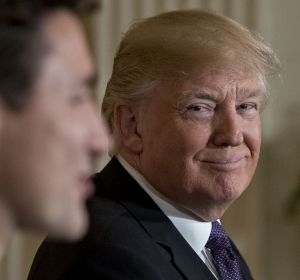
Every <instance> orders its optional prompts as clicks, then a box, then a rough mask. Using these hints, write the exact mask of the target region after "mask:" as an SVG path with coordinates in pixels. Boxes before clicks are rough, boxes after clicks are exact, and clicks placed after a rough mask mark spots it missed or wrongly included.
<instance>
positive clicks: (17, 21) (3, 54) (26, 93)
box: [0, 0, 100, 110]
mask: <svg viewBox="0 0 300 280" xmlns="http://www.w3.org/2000/svg"><path fill="white" fill-rule="evenodd" d="M99 6H100V2H99V1H98V0H60V1H59V0H0V98H2V101H4V102H5V103H6V105H7V106H9V107H10V108H11V109H13V110H20V109H21V108H23V107H24V106H25V105H26V103H27V102H28V100H29V99H30V96H31V94H32V92H31V91H32V87H33V84H34V82H35V79H36V77H37V73H38V72H39V67H40V64H41V59H42V57H43V55H45V53H46V49H47V48H46V42H45V40H44V37H43V36H42V34H40V26H41V22H42V20H43V18H44V17H45V16H47V15H48V14H49V13H51V12H54V11H55V10H58V9H64V8H65V9H68V10H71V11H72V12H73V13H75V14H76V15H78V16H81V15H85V14H89V13H91V12H93V11H95V10H97V9H99Z"/></svg>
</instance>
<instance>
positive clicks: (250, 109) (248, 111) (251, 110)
mask: <svg viewBox="0 0 300 280" xmlns="http://www.w3.org/2000/svg"><path fill="white" fill-rule="evenodd" d="M236 110H237V111H238V112H239V113H240V114H244V115H249V116H252V115H255V114H256V113H257V111H258V105H257V104H256V103H253V102H246V103H242V104H240V105H238V106H237V107H236Z"/></svg>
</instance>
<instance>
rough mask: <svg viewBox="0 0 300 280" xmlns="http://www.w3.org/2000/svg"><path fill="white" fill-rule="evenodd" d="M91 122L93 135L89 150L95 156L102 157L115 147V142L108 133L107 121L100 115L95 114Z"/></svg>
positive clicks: (91, 135)
mask: <svg viewBox="0 0 300 280" xmlns="http://www.w3.org/2000/svg"><path fill="white" fill-rule="evenodd" d="M92 119H93V120H91V123H90V124H91V126H90V127H91V134H90V141H89V149H90V151H91V154H92V155H94V156H100V155H103V154H104V153H106V152H108V151H109V149H110V148H111V147H112V145H113V141H112V139H111V137H110V136H109V133H108V128H107V124H106V121H105V120H104V118H103V117H102V116H101V115H100V114H97V113H96V112H94V114H93V118H92Z"/></svg>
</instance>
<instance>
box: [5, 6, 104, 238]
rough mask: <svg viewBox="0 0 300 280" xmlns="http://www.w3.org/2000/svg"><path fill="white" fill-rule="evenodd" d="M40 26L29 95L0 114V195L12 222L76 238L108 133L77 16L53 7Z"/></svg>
mask: <svg viewBox="0 0 300 280" xmlns="http://www.w3.org/2000/svg"><path fill="white" fill-rule="evenodd" d="M42 32H43V34H44V36H45V40H46V42H47V44H48V45H49V50H47V52H46V54H45V56H44V58H43V59H42V61H41V67H40V72H39V74H38V77H37V78H36V81H35V84H34V86H33V89H32V90H33V92H32V96H31V97H30V98H31V99H30V102H29V103H28V104H27V105H26V106H25V107H24V109H23V110H21V111H19V112H14V111H10V110H9V109H7V110H6V111H5V112H4V113H3V114H2V116H1V117H2V120H3V121H2V122H1V135H0V139H1V147H0V149H1V159H0V160H1V162H0V163H1V169H0V170H1V177H0V178H1V184H2V186H3V187H2V194H1V197H2V200H4V201H5V204H6V206H7V207H9V208H10V211H11V213H12V215H13V217H14V218H15V220H16V222H17V226H19V227H23V228H34V229H38V230H41V231H46V232H47V233H49V234H50V236H53V237H60V238H67V239H77V238H79V237H81V236H82V235H83V234H84V232H85V231H86V229H87V225H88V218H87V212H86V208H85V201H86V198H87V197H88V196H90V195H91V193H92V187H91V185H90V184H89V183H88V182H87V179H88V177H89V176H90V175H91V173H92V159H93V157H94V156H96V155H99V154H102V153H103V152H106V150H107V148H108V136H107V132H106V129H105V127H104V124H103V123H102V121H101V118H100V116H98V115H97V113H96V110H95V108H94V104H93V102H92V100H91V88H90V82H91V79H92V78H93V75H94V72H93V65H92V63H91V58H90V55H89V52H88V49H87V46H86V43H85V39H84V36H83V32H82V30H81V26H80V23H79V21H78V19H77V18H76V17H75V16H74V15H73V14H72V13H70V12H68V11H65V10H61V11H56V12H53V13H52V14H50V15H48V16H47V17H46V18H45V19H44V21H43V23H42Z"/></svg>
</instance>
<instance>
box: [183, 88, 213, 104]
mask: <svg viewBox="0 0 300 280" xmlns="http://www.w3.org/2000/svg"><path fill="white" fill-rule="evenodd" d="M190 98H199V99H208V100H211V101H214V102H217V101H218V92H217V91H215V90H212V89H211V88H202V89H201V90H193V89H189V90H185V91H181V92H180V94H179V97H178V103H179V104H181V103H182V102H184V101H185V100H187V99H190Z"/></svg>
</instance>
